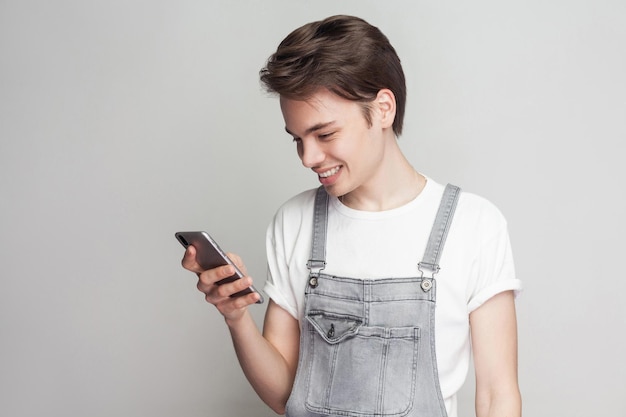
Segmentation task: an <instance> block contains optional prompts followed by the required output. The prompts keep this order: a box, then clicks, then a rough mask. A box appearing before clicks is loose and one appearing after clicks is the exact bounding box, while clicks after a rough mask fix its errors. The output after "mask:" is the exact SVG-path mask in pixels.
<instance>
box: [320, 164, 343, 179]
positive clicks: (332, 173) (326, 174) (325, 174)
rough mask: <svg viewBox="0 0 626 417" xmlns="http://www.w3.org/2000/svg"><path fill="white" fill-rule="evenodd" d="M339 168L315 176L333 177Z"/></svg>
mask: <svg viewBox="0 0 626 417" xmlns="http://www.w3.org/2000/svg"><path fill="white" fill-rule="evenodd" d="M340 168H341V166H337V167H334V168H331V169H329V170H328V171H324V172H319V173H318V174H317V175H319V176H320V178H328V177H330V176H332V175H335V174H336V173H337V172H339V169H340Z"/></svg>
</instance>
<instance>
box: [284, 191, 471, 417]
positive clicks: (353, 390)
mask: <svg viewBox="0 0 626 417" xmlns="http://www.w3.org/2000/svg"><path fill="white" fill-rule="evenodd" d="M459 194H460V189H459V188H458V187H455V186H452V185H448V186H446V189H445V191H444V194H443V198H442V200H441V204H440V206H439V210H438V212H437V216H436V218H435V223H434V225H433V229H432V231H431V234H430V238H429V241H428V244H427V246H426V251H425V253H424V257H423V259H422V262H420V263H419V264H418V268H419V270H420V271H421V272H422V276H421V277H416V278H384V279H365V280H364V279H357V278H343V277H336V276H332V275H327V274H324V273H322V272H321V271H322V270H323V269H324V267H325V265H326V262H325V259H326V253H325V249H326V226H327V215H328V194H326V191H325V190H324V188H323V187H320V188H319V189H318V191H317V195H316V198H315V210H314V220H313V239H312V249H311V259H310V260H309V262H308V265H307V266H308V268H309V271H310V273H309V282H308V285H307V288H306V291H305V320H304V323H303V325H302V327H301V329H302V331H301V335H300V357H299V361H298V371H297V374H296V380H295V382H294V386H293V389H292V392H291V396H290V397H289V401H288V402H287V412H286V415H287V416H289V417H319V416H349V417H369V416H372V417H374V416H397V417H399V416H416V417H417V416H419V417H446V415H447V413H446V410H445V407H444V402H443V398H442V395H441V389H440V388H439V377H438V373H437V361H436V357H435V298H436V290H437V286H436V282H435V280H434V278H433V277H434V275H435V274H436V273H437V271H438V270H439V265H438V260H439V257H440V255H441V251H442V249H443V245H444V242H445V239H446V235H447V233H448V229H449V227H450V223H451V220H452V217H453V215H454V209H455V207H456V203H457V201H458V196H459ZM425 275H426V276H425Z"/></svg>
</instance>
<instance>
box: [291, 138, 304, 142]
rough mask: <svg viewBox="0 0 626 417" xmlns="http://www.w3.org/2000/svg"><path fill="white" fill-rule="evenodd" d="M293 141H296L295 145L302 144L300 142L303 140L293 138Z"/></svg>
mask: <svg viewBox="0 0 626 417" xmlns="http://www.w3.org/2000/svg"><path fill="white" fill-rule="evenodd" d="M293 141H294V142H295V143H300V142H301V141H302V139H300V138H293Z"/></svg>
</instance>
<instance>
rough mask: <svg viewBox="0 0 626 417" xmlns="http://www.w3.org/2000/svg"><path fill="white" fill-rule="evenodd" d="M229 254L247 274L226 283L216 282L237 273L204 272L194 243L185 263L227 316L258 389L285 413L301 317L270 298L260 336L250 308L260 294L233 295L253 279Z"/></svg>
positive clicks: (220, 269) (228, 270) (239, 353)
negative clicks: (295, 316)
mask: <svg viewBox="0 0 626 417" xmlns="http://www.w3.org/2000/svg"><path fill="white" fill-rule="evenodd" d="M228 256H229V257H230V258H231V259H232V260H233V262H234V263H235V264H236V265H237V266H238V267H239V269H240V270H242V271H243V272H244V274H246V276H244V277H243V278H241V279H238V280H235V281H233V282H229V283H226V284H222V285H216V282H218V281H220V280H222V279H224V278H226V277H229V276H231V275H233V274H234V273H235V271H234V268H233V267H232V266H231V265H226V266H220V267H217V268H214V269H210V270H207V271H204V270H203V269H202V268H201V267H200V265H199V264H198V263H197V262H196V250H195V248H194V247H193V246H189V248H187V250H186V251H185V256H184V258H183V261H182V264H183V267H184V268H185V269H188V270H190V271H192V272H195V273H196V274H197V276H198V285H197V286H198V290H200V291H201V292H202V293H204V295H205V299H206V301H207V302H209V303H211V304H213V305H214V306H215V307H216V308H217V310H218V311H219V312H220V313H221V314H222V315H223V316H224V320H225V321H226V324H227V325H228V328H229V330H230V334H231V337H232V340H233V344H234V346H235V352H236V353H237V358H238V359H239V363H240V364H241V368H242V369H243V372H244V374H245V375H246V377H247V378H248V381H250V384H251V385H252V387H253V388H254V390H255V391H256V392H257V394H258V395H259V397H260V398H261V399H262V400H263V401H264V402H265V403H266V404H267V405H269V406H270V407H271V408H272V409H273V410H274V411H275V412H277V413H279V414H284V412H285V406H286V403H287V399H288V398H289V395H290V394H291V388H292V385H293V381H294V379H295V375H296V368H297V364H298V352H299V348H300V327H299V324H298V321H297V320H296V319H295V318H293V317H292V316H291V315H290V314H289V313H287V311H285V310H284V309H283V308H281V307H279V306H278V305H277V304H276V303H274V302H273V301H271V300H270V303H269V305H268V307H267V311H266V314H265V325H264V332H263V334H261V332H260V331H259V329H258V328H257V326H256V323H255V322H254V320H253V318H252V316H251V315H250V312H249V311H248V307H249V306H250V305H252V304H254V303H255V302H256V301H258V299H259V294H257V293H254V292H253V293H250V294H247V295H244V296H241V297H235V298H232V297H230V295H231V294H236V293H238V292H240V291H242V290H244V289H246V288H248V287H249V286H250V285H252V278H250V277H249V276H247V273H246V268H245V266H244V264H243V262H242V260H241V258H239V257H238V256H237V255H235V254H232V253H229V254H228Z"/></svg>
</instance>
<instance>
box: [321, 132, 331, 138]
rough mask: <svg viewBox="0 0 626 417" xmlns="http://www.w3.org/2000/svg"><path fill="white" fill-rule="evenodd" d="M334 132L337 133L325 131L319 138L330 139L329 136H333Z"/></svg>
mask: <svg viewBox="0 0 626 417" xmlns="http://www.w3.org/2000/svg"><path fill="white" fill-rule="evenodd" d="M334 134H335V132H330V133H324V134H320V135H319V136H318V138H320V139H328V138H330V137H332V136H333V135H334Z"/></svg>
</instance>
